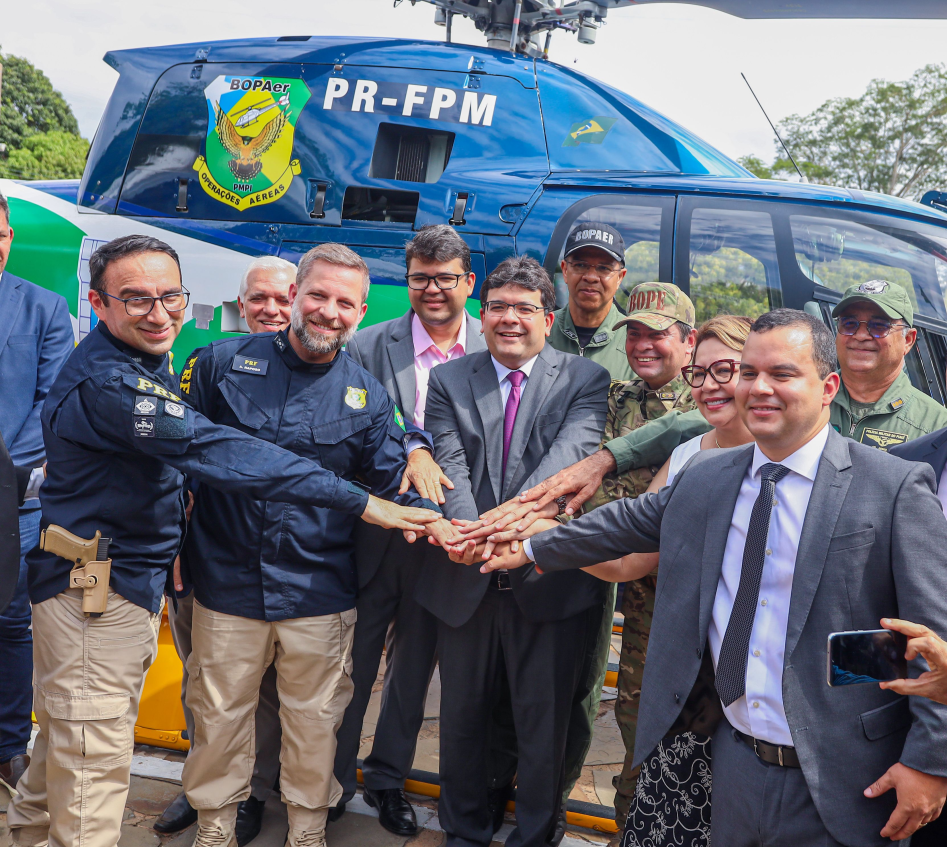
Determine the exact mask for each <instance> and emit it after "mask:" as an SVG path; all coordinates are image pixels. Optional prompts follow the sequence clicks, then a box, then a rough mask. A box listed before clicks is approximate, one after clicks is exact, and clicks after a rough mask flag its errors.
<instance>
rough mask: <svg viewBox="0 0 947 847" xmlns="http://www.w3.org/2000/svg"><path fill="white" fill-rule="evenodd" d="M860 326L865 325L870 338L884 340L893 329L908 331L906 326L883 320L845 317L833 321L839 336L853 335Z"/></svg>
mask: <svg viewBox="0 0 947 847" xmlns="http://www.w3.org/2000/svg"><path fill="white" fill-rule="evenodd" d="M862 324H864V325H865V329H867V330H868V334H869V335H870V336H871V337H872V338H884V337H885V336H887V335H888V334H889V333H890V332H891V330H893V329H910V327H909V326H908V325H907V324H903V323H894V322H893V321H888V320H885V319H884V318H869V319H868V320H867V321H860V320H857V319H856V318H845V317H842V318H836V319H835V326H836V327H838V331H839V334H840V335H854V334H855V333H856V332H858V327H860V326H861V325H862Z"/></svg>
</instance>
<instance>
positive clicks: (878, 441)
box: [861, 428, 908, 450]
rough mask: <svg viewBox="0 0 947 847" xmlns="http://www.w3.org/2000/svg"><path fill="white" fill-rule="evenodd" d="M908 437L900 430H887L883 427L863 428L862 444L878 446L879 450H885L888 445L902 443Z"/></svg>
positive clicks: (893, 445) (892, 445)
mask: <svg viewBox="0 0 947 847" xmlns="http://www.w3.org/2000/svg"><path fill="white" fill-rule="evenodd" d="M907 440H908V437H907V436H906V435H904V434H902V433H900V432H888V431H886V430H883V429H867V428H866V429H865V431H864V432H863V433H862V437H861V442H862V444H868V445H869V446H870V447H878V448H880V449H881V450H887V449H888V448H889V447H895V446H896V445H898V444H904V442H905V441H907Z"/></svg>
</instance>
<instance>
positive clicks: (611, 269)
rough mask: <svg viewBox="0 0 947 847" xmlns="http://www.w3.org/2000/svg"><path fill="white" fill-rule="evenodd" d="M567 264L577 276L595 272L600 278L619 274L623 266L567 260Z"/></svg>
mask: <svg viewBox="0 0 947 847" xmlns="http://www.w3.org/2000/svg"><path fill="white" fill-rule="evenodd" d="M566 264H567V265H568V266H569V267H570V268H572V270H574V271H575V272H576V273H577V274H587V273H588V272H589V271H595V273H596V274H597V275H598V276H603V277H609V276H611V275H612V274H617V273H618V272H619V271H620V270H621V269H622V267H623V265H592V264H589V263H588V262H573V261H571V260H570V259H566Z"/></svg>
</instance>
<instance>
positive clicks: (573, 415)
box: [416, 344, 609, 627]
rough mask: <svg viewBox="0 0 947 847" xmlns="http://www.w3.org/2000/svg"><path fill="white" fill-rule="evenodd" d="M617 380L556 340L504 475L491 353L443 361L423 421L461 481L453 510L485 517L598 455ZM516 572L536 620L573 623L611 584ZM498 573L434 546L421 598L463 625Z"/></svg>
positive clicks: (543, 356) (526, 610) (581, 576)
mask: <svg viewBox="0 0 947 847" xmlns="http://www.w3.org/2000/svg"><path fill="white" fill-rule="evenodd" d="M608 384H609V377H608V372H607V371H606V370H605V369H604V368H603V367H601V365H597V364H595V363H594V362H590V361H589V360H588V359H584V358H581V357H579V356H575V355H573V354H571V353H560V352H559V351H558V350H554V349H553V348H552V347H550V346H549V345H548V344H547V345H546V346H545V347H544V348H543V349H542V352H540V354H539V358H538V359H537V360H536V363H535V364H534V365H533V370H532V372H531V373H530V376H529V380H528V381H527V383H526V388H525V389H524V390H523V396H522V400H521V401H520V407H519V411H518V413H517V415H516V423H515V425H514V427H513V435H512V441H511V442H510V452H509V457H508V459H507V476H506V480H505V481H504V480H503V479H502V465H503V411H504V409H503V399H502V394H501V391H500V383H499V381H498V380H497V373H496V369H495V368H494V366H493V360H492V358H491V357H490V354H489V353H488V352H483V353H475V354H473V355H468V356H465V357H464V358H462V359H455V360H454V361H451V362H447V363H446V364H443V365H438V366H437V367H436V368H434V369H433V370H432V371H431V380H430V383H429V385H428V395H427V408H426V410H425V415H424V425H425V427H426V428H427V429H428V431H430V432H431V434H432V435H433V436H434V457H435V458H436V459H437V461H438V464H440V466H441V467H442V468H443V469H444V473H445V474H447V476H448V477H450V479H451V481H452V482H453V483H454V490H453V491H450V490H448V491H446V492H445V496H446V498H447V502H446V503H445V505H444V513H445V515H446V516H447V517H449V518H465V519H468V520H476V519H477V516H478V515H480V514H481V513H482V512H485V511H487V510H488V509H492V508H494V507H495V506H497V505H498V504H500V503H503V502H505V501H506V500H509V499H510V498H511V497H513V496H514V495H515V494H516V493H517V492H519V491H523V490H524V489H526V488H530V487H531V486H533V485H536V484H537V483H539V482H541V481H542V480H544V479H546V478H547V477H549V476H552V475H553V474H554V473H556V472H557V471H560V470H562V468H564V467H567V466H568V465H571V464H572V463H574V462H577V461H578V460H579V459H582V458H584V457H585V456H588V455H589V454H590V453H592V452H593V451H594V450H595V449H596V448H597V447H598V445H599V442H600V440H601V437H602V432H603V430H604V428H605V414H606V410H607V391H608ZM510 578H511V582H512V585H513V594H514V596H515V597H516V600H517V603H518V604H519V607H520V610H521V611H522V612H523V614H524V615H525V617H526V618H527V619H528V620H531V621H535V622H538V621H555V620H564V619H565V618H567V617H571V616H572V615H575V614H578V613H579V612H581V611H582V610H584V609H587V608H589V607H590V606H592V605H594V604H595V603H601V602H602V601H603V597H604V589H605V585H604V583H602V582H600V581H599V580H596V579H595V578H594V577H590V576H589V575H588V574H586V573H584V572H581V571H580V572H575V573H570V574H559V575H556V576H553V577H546V578H541V577H540V575H539V574H537V573H536V572H535V571H534V570H533V569H532V568H529V569H521V570H518V571H513V572H511V574H510ZM489 579H490V578H489V576H487V575H486V574H482V573H480V569H479V568H477V567H475V566H467V565H459V564H457V563H456V562H451V561H450V560H449V559H448V558H447V556H446V554H444V552H443V551H442V550H440V549H438V548H434V547H431V546H430V545H429V548H428V552H427V557H426V560H425V563H424V570H423V572H422V578H421V579H420V580H419V581H418V588H417V593H416V597H417V599H418V602H420V603H421V605H422V606H424V607H425V608H427V609H428V610H429V611H431V612H432V613H433V614H435V615H437V617H439V618H440V619H441V620H443V621H444V622H445V623H447V624H448V625H450V626H455V627H456V626H461V625H462V624H464V623H465V622H466V621H467V620H469V618H470V616H471V615H473V613H474V611H475V610H476V608H477V606H478V605H480V601H481V600H482V599H483V596H484V594H485V593H486V591H487V583H488V582H489Z"/></svg>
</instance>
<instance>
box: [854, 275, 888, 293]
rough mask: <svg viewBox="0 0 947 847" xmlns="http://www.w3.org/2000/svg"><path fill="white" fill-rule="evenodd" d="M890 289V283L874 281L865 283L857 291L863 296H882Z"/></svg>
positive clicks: (879, 280) (881, 280) (880, 280)
mask: <svg viewBox="0 0 947 847" xmlns="http://www.w3.org/2000/svg"><path fill="white" fill-rule="evenodd" d="M887 288H888V283H887V282H885V281H884V280H883V279H872V280H869V281H868V282H863V283H862V284H861V285H859V286H858V288H857V289H856V290H857V291H860V292H861V293H862V294H882V293H883V292H884V291H885V290H886V289H887Z"/></svg>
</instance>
